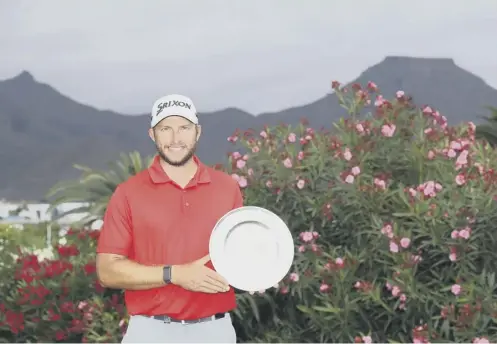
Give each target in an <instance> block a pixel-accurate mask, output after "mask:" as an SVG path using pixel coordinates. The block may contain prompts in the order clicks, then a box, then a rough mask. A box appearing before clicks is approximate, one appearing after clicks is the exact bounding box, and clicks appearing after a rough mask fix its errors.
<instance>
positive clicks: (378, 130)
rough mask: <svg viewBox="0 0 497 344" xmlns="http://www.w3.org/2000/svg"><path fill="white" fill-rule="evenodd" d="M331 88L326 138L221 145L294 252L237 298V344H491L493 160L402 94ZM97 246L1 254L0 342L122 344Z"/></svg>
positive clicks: (496, 175)
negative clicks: (336, 112)
mask: <svg viewBox="0 0 497 344" xmlns="http://www.w3.org/2000/svg"><path fill="white" fill-rule="evenodd" d="M333 88H334V89H335V91H336V95H337V97H338V99H339V100H340V103H341V105H342V106H343V108H344V109H345V110H346V112H347V113H348V116H347V118H345V119H342V120H341V121H340V122H339V123H336V124H335V126H334V127H333V129H332V131H331V132H326V131H318V130H315V129H312V128H309V127H308V126H307V123H305V121H303V122H302V124H301V125H300V126H298V127H296V128H292V127H289V126H283V125H282V126H279V127H273V128H265V129H264V130H262V131H261V132H259V133H256V132H253V131H249V132H245V133H242V132H236V133H234V134H233V135H232V136H231V137H229V138H228V140H229V141H231V142H233V143H234V144H236V145H239V144H240V143H241V144H242V147H241V148H240V149H239V152H234V153H231V154H230V163H229V164H228V166H227V167H226V171H227V172H228V173H230V174H232V176H233V178H235V179H236V180H237V181H238V183H239V185H240V187H241V188H242V189H243V192H244V196H245V204H247V205H257V206H261V207H265V208H267V209H270V210H272V211H274V212H275V213H277V214H278V215H280V216H281V217H282V218H283V219H284V220H285V221H286V223H287V224H288V225H289V227H290V230H291V231H292V233H293V234H294V239H295V242H296V250H297V255H296V259H295V262H294V266H293V267H292V270H291V271H290V272H289V274H288V276H287V277H286V278H285V279H284V280H283V281H282V282H281V283H280V284H279V285H278V286H277V287H276V288H274V289H271V290H268V291H265V292H264V291H261V292H259V293H255V294H254V295H249V294H240V295H238V305H239V307H238V309H237V310H236V311H235V312H234V319H235V324H234V325H235V327H236V329H237V334H238V341H239V342H266V343H267V342H364V343H371V342H415V343H428V342H431V341H432V342H474V343H477V342H478V343H488V342H497V326H496V319H497V297H496V278H495V271H496V268H497V259H496V258H497V253H496V250H495V245H496V242H497V240H496V239H497V230H496V225H495V223H497V221H496V220H497V205H496V202H495V200H496V194H497V172H496V170H497V153H496V151H494V150H492V149H491V148H490V147H489V146H488V145H486V144H484V143H482V142H479V141H477V140H475V137H474V134H475V127H474V125H473V124H471V123H468V124H466V125H461V126H457V127H451V126H449V125H448V124H447V121H446V118H445V117H444V116H443V115H441V114H440V113H439V112H438V111H436V109H433V108H432V107H430V106H422V107H421V108H416V107H414V106H413V104H412V102H411V100H410V99H409V97H408V96H407V95H406V94H404V93H403V92H402V91H399V92H397V94H396V95H395V97H394V99H393V100H387V99H385V98H384V97H383V96H382V95H380V94H379V93H378V88H377V86H376V85H375V84H374V83H372V82H370V83H368V85H367V86H366V87H362V86H360V85H353V86H352V87H351V88H348V89H347V88H342V87H340V85H339V84H338V83H336V82H335V83H333ZM368 110H371V111H369V113H368ZM97 236H98V231H70V232H69V233H67V234H66V242H64V240H62V241H60V242H59V243H58V244H57V245H56V246H55V249H54V250H45V251H43V252H42V251H32V250H31V251H30V250H19V251H18V252H15V255H14V256H13V255H12V254H11V253H12V252H9V253H8V255H6V257H10V259H11V262H10V263H8V264H4V265H6V266H3V267H0V268H1V269H3V270H1V271H3V272H6V273H9V274H11V276H14V278H13V279H2V281H3V284H2V285H0V293H1V294H0V295H1V300H0V340H3V341H7V342H21V341H24V342H26V341H35V342H54V341H58V342H75V341H77V342H120V341H121V338H122V333H123V331H124V330H125V328H126V323H127V316H126V313H125V310H124V303H123V299H122V294H121V292H120V291H115V290H107V289H103V288H102V287H101V286H100V285H99V284H98V283H97V282H96V275H95V264H94V259H95V245H96V243H95V239H96V237H97ZM0 253H1V250H0ZM4 254H7V253H4ZM12 258H14V259H15V258H17V261H16V262H13V261H12Z"/></svg>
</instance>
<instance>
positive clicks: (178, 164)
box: [156, 142, 197, 167]
mask: <svg viewBox="0 0 497 344" xmlns="http://www.w3.org/2000/svg"><path fill="white" fill-rule="evenodd" d="M156 148H157V153H158V154H159V156H160V157H161V158H162V160H164V161H165V162H166V163H167V164H169V165H171V166H175V167H181V166H184V165H185V164H186V163H187V162H189V161H190V160H191V159H192V158H193V155H194V154H195V151H196V150H197V143H196V142H195V144H194V145H193V146H192V147H191V148H190V149H189V150H188V152H187V153H186V155H185V156H184V157H183V158H181V159H179V160H172V159H171V158H169V157H168V156H167V155H166V153H164V150H163V149H161V148H160V147H159V145H158V144H156Z"/></svg>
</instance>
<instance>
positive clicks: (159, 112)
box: [150, 94, 198, 128]
mask: <svg viewBox="0 0 497 344" xmlns="http://www.w3.org/2000/svg"><path fill="white" fill-rule="evenodd" d="M151 115H152V119H151V123H150V127H152V128H153V127H155V126H156V125H157V123H159V122H160V121H162V120H163V119H164V118H167V117H169V116H181V117H183V118H186V119H187V120H189V121H190V122H192V123H195V124H198V117H197V109H196V108H195V105H193V102H192V100H191V99H190V98H188V97H185V96H182V95H180V94H170V95H167V96H164V97H161V98H159V99H157V100H156V101H155V103H154V106H153V107H152V113H151Z"/></svg>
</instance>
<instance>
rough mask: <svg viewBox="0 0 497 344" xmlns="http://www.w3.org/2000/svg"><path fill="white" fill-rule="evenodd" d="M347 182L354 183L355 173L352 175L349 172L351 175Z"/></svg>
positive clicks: (346, 179)
mask: <svg viewBox="0 0 497 344" xmlns="http://www.w3.org/2000/svg"><path fill="white" fill-rule="evenodd" d="M345 182H346V183H348V184H352V183H354V176H353V175H351V174H349V175H348V176H347V178H345Z"/></svg>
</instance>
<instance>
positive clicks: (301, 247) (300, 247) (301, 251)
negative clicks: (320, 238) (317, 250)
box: [299, 245, 305, 253]
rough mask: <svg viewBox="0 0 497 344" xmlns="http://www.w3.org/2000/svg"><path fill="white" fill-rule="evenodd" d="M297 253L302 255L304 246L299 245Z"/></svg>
mask: <svg viewBox="0 0 497 344" xmlns="http://www.w3.org/2000/svg"><path fill="white" fill-rule="evenodd" d="M299 252H300V253H304V252H305V246H304V245H300V246H299Z"/></svg>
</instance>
